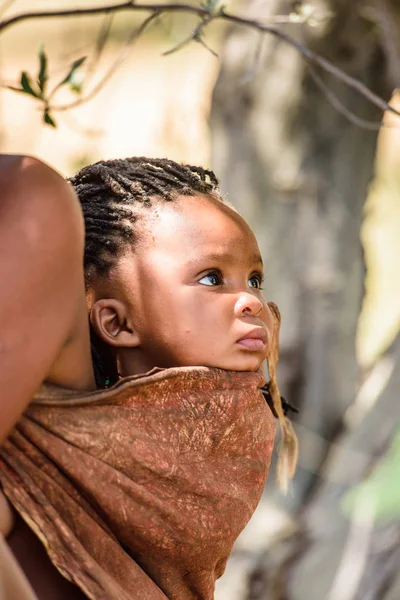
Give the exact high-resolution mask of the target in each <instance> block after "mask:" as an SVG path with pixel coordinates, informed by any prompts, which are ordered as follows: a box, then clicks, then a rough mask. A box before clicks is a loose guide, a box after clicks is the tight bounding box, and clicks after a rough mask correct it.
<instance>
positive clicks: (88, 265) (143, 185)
mask: <svg viewBox="0 0 400 600" xmlns="http://www.w3.org/2000/svg"><path fill="white" fill-rule="evenodd" d="M70 182H71V183H72V185H73V186H74V188H75V191H76V193H77V195H78V198H79V200H80V203H81V206H82V211H83V216H84V219H85V232H86V243H85V256H84V265H85V283H86V285H89V284H90V282H91V281H93V279H94V278H95V277H99V276H102V275H106V274H107V273H108V272H109V270H110V269H111V268H112V266H113V265H114V264H115V261H116V259H117V258H118V256H119V255H120V254H121V253H122V251H123V250H124V248H125V247H126V245H127V244H133V243H134V242H135V229H134V223H135V220H136V216H137V211H138V208H139V207H143V206H148V207H151V206H152V205H153V203H154V202H156V201H159V200H161V201H167V202H169V201H172V200H174V199H175V198H176V197H177V196H196V195H198V194H205V195H212V196H218V197H219V187H218V180H217V178H216V176H215V174H214V173H213V172H212V171H209V170H206V169H203V168H201V167H194V166H191V165H180V164H178V163H176V162H174V161H172V160H168V159H166V158H161V159H159V158H158V159H157V158H144V157H133V158H126V159H120V160H119V159H118V160H107V161H100V162H97V163H95V164H93V165H89V166H87V167H84V168H83V169H81V170H80V171H79V172H78V173H77V174H76V175H75V176H74V177H72V178H71V179H70ZM135 208H136V210H135Z"/></svg>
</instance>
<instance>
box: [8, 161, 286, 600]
mask: <svg viewBox="0 0 400 600" xmlns="http://www.w3.org/2000/svg"><path fill="white" fill-rule="evenodd" d="M71 183H72V184H73V186H74V188H75V190H76V193H77V195H78V197H79V200H80V204H81V207H82V211H83V216H84V220H85V233H86V243H85V253H84V258H85V260H84V262H85V295H86V302H87V306H88V309H89V318H90V325H91V338H92V354H93V364H94V369H95V375H96V382H97V386H98V387H99V388H109V387H110V386H111V387H112V386H113V384H114V383H116V385H115V386H113V387H112V389H110V390H109V391H108V390H107V389H106V390H105V391H100V392H93V393H88V394H85V393H83V392H82V391H76V392H72V391H68V392H65V391H63V390H61V389H60V388H50V389H49V388H47V389H44V390H43V391H42V392H41V393H40V394H39V395H38V396H37V397H36V400H35V402H33V403H32V404H31V406H30V408H28V410H27V412H26V414H25V416H24V417H23V418H22V419H21V420H20V422H19V424H18V427H17V430H16V432H14V433H13V434H12V435H11V436H10V437H9V439H8V440H7V442H6V443H5V445H4V449H3V451H2V452H0V482H1V483H2V485H3V487H4V490H5V491H6V493H7V495H8V497H9V498H10V500H11V502H12V503H13V505H14V506H15V507H16V508H17V510H18V512H19V513H20V514H21V515H22V516H23V518H24V519H25V520H26V521H27V522H28V523H29V524H30V526H31V527H32V529H33V530H34V531H35V533H36V534H37V535H38V536H39V537H40V538H41V539H42V540H43V541H44V542H45V545H46V547H47V550H48V553H49V555H50V557H51V559H52V562H53V563H54V564H55V565H56V566H57V568H58V569H59V570H60V571H61V572H62V573H63V574H64V576H65V577H67V578H68V579H70V580H72V581H73V582H74V583H75V584H77V585H78V586H79V587H80V588H81V589H82V590H83V591H84V592H85V594H86V595H87V596H88V597H90V598H110V599H111V598H118V599H122V598H127V599H128V598H134V597H138V596H139V595H140V597H141V598H165V597H168V598H179V599H182V600H183V599H189V598H204V599H205V600H206V599H207V600H209V599H210V598H212V597H213V588H214V582H215V579H216V578H217V577H219V576H220V575H221V574H222V572H223V570H224V565H225V563H226V559H227V556H228V555H229V552H230V548H231V547H232V544H233V541H234V539H235V538H236V537H237V535H238V534H239V532H240V530H241V529H242V528H243V526H244V525H245V523H246V521H247V520H248V518H249V517H250V515H251V513H252V511H253V510H254V508H255V506H256V504H257V502H258V499H259V496H260V493H261V492H262V488H263V486H264V483H265V477H266V473H267V470H268V466H269V459H270V452H271V444H272V439H273V432H274V427H273V422H272V421H271V418H270V417H271V415H270V413H268V409H267V408H266V405H265V402H263V400H262V396H261V394H260V392H259V388H260V387H261V385H262V384H263V381H264V380H263V376H262V374H261V371H260V368H261V365H262V363H263V361H264V359H265V358H267V357H268V358H269V367H270V374H271V371H272V378H271V379H272V383H271V395H272V396H273V398H274V407H275V410H276V411H277V413H278V416H279V417H280V421H281V423H282V424H283V425H284V431H285V433H286V436H287V439H289V445H290V444H291V445H292V447H291V449H290V450H291V451H289V453H287V454H286V456H288V457H289V464H288V466H287V470H288V471H292V470H293V461H294V460H295V459H294V455H295V454H296V448H295V438H293V437H292V436H291V432H290V429H288V423H287V421H286V420H285V419H284V417H283V413H282V409H281V405H280V401H279V392H278V390H277V388H276V381H275V373H274V369H275V366H276V361H277V327H278V323H277V320H276V316H277V313H276V309H275V307H274V306H273V305H271V308H272V310H273V311H274V314H271V311H270V307H269V306H268V305H267V303H266V301H265V299H264V297H263V294H262V289H261V287H262V281H263V265H262V260H261V257H260V252H259V249H258V245H257V242H256V240H255V238H254V235H253V233H252V231H251V230H250V228H249V226H248V225H247V223H246V222H245V221H244V220H243V219H242V217H240V215H239V214H238V213H237V212H236V211H235V210H234V209H233V208H231V207H230V206H228V205H227V204H226V203H224V202H223V201H222V199H221V197H220V194H219V191H218V182H217V180H216V177H215V175H214V174H213V173H212V172H211V171H206V170H204V169H201V168H197V167H192V166H188V165H178V164H176V163H174V162H173V161H169V160H165V159H163V160H158V159H146V158H132V159H126V160H115V161H106V162H102V163H97V164H95V165H91V166H89V167H85V168H84V169H82V170H81V171H80V172H79V173H78V174H77V175H76V176H75V177H74V178H72V180H71ZM64 193H65V192H64ZM77 295H78V296H79V291H77ZM80 306H81V304H79V307H80ZM79 315H80V316H79V319H78V323H80V325H79V327H78V329H79V331H80V330H81V329H82V328H83V325H82V316H81V315H82V311H81V308H79ZM274 318H275V320H274ZM87 340H88V338H87V333H85V335H84V336H81V338H80V340H79V349H80V352H81V357H82V356H83V357H85V356H87ZM71 343H73V342H71V341H69V345H71ZM75 348H76V345H75ZM85 353H86V354H85ZM65 355H66V358H65V359H64V363H63V365H65V364H68V365H70V364H71V362H70V360H71V359H70V355H71V349H70V348H68V344H66V348H64V356H65ZM85 361H86V359H84V360H83V363H84V364H85ZM63 365H61V366H57V361H56V364H55V365H52V369H51V371H50V376H47V377H43V379H46V380H47V381H48V382H50V383H53V384H57V385H62V386H64V387H73V388H75V389H78V390H79V389H82V387H83V386H82V385H79V386H78V385H71V383H70V380H71V375H70V370H69V371H68V374H67V376H66V369H65V366H63ZM199 366H201V367H199ZM154 367H158V368H162V369H166V371H157V372H151V373H149V374H148V375H146V376H143V375H142V374H145V373H148V372H149V371H151V370H152V369H153V368H154ZM176 367H179V368H178V369H177V368H176ZM182 367H183V368H182ZM185 367H186V368H185ZM205 367H208V369H207V368H205ZM80 369H81V371H82V370H83V372H85V373H87V369H86V367H85V368H83V369H82V360H81V363H80ZM222 369H223V370H224V371H221V370H222ZM139 375H142V376H141V377H138V376H139ZM82 381H83V378H82ZM86 387H89V386H86ZM36 427H38V429H37V430H36V429H35V428H36ZM21 436H22V437H21ZM26 457H28V459H27V458H26ZM38 465H40V472H39V471H38V470H37V466H38ZM283 468H285V465H284V466H283ZM10 482H11V483H10ZM16 482H18V485H17V484H16ZM71 482H72V487H71ZM88 502H89V504H88ZM46 506H47V507H48V508H47V509H46V508H43V507H46ZM93 510H94V512H93ZM17 554H18V553H17ZM36 589H37V588H36ZM134 590H136V591H134ZM41 597H44V595H42V596H41ZM66 597H68V596H67V595H66Z"/></svg>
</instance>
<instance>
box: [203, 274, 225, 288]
mask: <svg viewBox="0 0 400 600" xmlns="http://www.w3.org/2000/svg"><path fill="white" fill-rule="evenodd" d="M199 283H201V284H202V285H209V286H216V285H221V283H222V276H221V275H220V273H218V272H216V271H213V272H212V273H207V275H204V277H202V278H201V279H199Z"/></svg>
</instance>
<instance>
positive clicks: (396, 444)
mask: <svg viewBox="0 0 400 600" xmlns="http://www.w3.org/2000/svg"><path fill="white" fill-rule="evenodd" d="M399 464H400V432H398V433H397V434H396V436H395V437H394V439H393V442H392V445H391V447H390V449H389V451H388V452H387V453H386V454H385V456H384V457H383V458H382V459H381V460H380V461H379V463H378V464H377V466H376V467H375V469H374V470H373V471H372V473H371V474H370V475H369V476H368V477H367V478H366V479H365V480H364V481H363V482H361V483H360V484H359V485H356V486H355V487H354V488H353V489H352V490H350V491H349V492H348V493H347V494H346V495H345V496H344V498H343V510H344V512H345V514H347V515H350V514H351V513H352V512H353V510H354V507H355V506H356V504H357V503H358V502H360V501H361V504H362V503H363V502H364V501H365V504H366V505H370V506H371V505H372V506H373V507H374V514H375V518H376V519H377V521H387V520H389V519H396V518H398V517H399V516H400V477H399Z"/></svg>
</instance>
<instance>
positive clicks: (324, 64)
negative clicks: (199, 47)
mask: <svg viewBox="0 0 400 600" xmlns="http://www.w3.org/2000/svg"><path fill="white" fill-rule="evenodd" d="M121 11H135V12H139V11H147V12H151V13H152V15H160V14H162V13H165V12H184V13H189V14H193V15H197V16H198V17H199V18H200V19H201V20H202V21H203V22H204V21H205V23H203V25H204V26H205V25H208V24H209V23H211V21H215V20H223V21H226V22H230V23H233V24H236V25H241V26H244V27H249V28H251V29H254V30H257V31H259V32H261V33H262V34H270V35H273V36H275V37H277V38H279V39H280V40H281V41H283V42H285V43H286V44H288V45H289V46H291V47H292V48H294V49H295V50H297V51H298V52H299V53H300V54H301V55H302V56H303V57H304V59H305V60H306V61H307V62H308V63H310V64H312V65H317V66H318V67H320V68H321V69H323V70H324V71H326V72H328V73H330V74H331V75H333V76H334V77H336V78H337V79H338V80H339V81H342V82H343V83H344V84H345V85H347V86H349V87H350V88H351V89H353V90H355V91H356V92H358V93H359V94H360V95H361V96H363V97H364V98H366V99H367V100H368V101H369V102H371V103H372V104H373V105H375V106H376V107H377V108H379V109H380V110H381V111H382V112H385V111H389V112H392V113H394V114H396V115H397V116H400V112H399V111H397V110H396V109H395V108H393V107H392V106H391V105H390V104H389V103H388V102H386V101H385V100H384V99H383V98H381V97H380V96H378V95H377V94H375V93H374V92H373V91H372V90H370V89H369V88H368V87H367V86H366V85H364V84H363V83H362V82H361V81H359V80H358V79H356V78H354V77H352V76H351V75H348V74H347V73H345V72H344V71H342V70H341V69H339V68H338V67H336V66H335V65H334V64H333V63H331V62H330V61H329V60H327V59H326V58H324V57H322V56H320V55H319V54H316V53H315V52H313V51H312V50H310V49H309V48H307V47H306V46H304V45H303V44H301V43H300V42H298V41H296V40H295V39H294V38H292V37H291V36H290V35H288V34H286V33H284V32H283V31H281V30H280V29H278V28H277V27H274V26H273V25H267V24H263V23H261V22H259V21H257V20H254V19H247V18H246V17H241V16H239V15H234V14H232V13H229V12H227V11H226V10H225V9H224V8H220V9H218V8H207V7H205V6H191V5H190V4H184V3H164V4H154V3H148V4H136V1H135V0H131V1H129V2H122V3H120V4H110V5H106V6H104V5H103V6H95V7H86V8H78V9H70V10H67V9H65V10H49V11H37V12H25V13H21V14H19V15H15V16H13V17H10V18H8V19H5V20H3V21H0V33H1V32H2V31H5V30H6V29H7V28H9V27H11V26H13V25H16V24H17V23H21V22H23V21H28V20H32V19H45V18H61V17H78V16H89V15H96V14H107V13H108V14H110V13H116V12H121ZM197 29H198V28H196V30H195V32H196V31H197ZM192 39H193V35H192ZM188 41H190V40H186V41H185V43H187V42H188ZM98 89H99V86H96V90H98ZM94 93H95V92H91V93H90V97H92V96H93V95H94Z"/></svg>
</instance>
